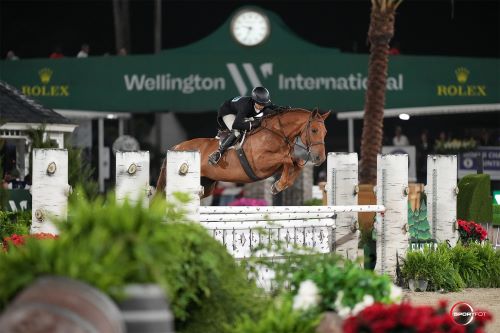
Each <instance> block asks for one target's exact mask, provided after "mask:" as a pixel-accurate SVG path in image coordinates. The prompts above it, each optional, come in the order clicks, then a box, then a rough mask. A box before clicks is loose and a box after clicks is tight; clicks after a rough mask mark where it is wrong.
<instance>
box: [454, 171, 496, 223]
mask: <svg viewBox="0 0 500 333" xmlns="http://www.w3.org/2000/svg"><path fill="white" fill-rule="evenodd" d="M490 183H491V181H490V175H488V174H473V175H466V176H464V177H463V178H462V179H460V182H459V183H458V188H459V192H458V197H457V218H458V219H461V220H465V221H474V222H476V223H491V221H492V220H493V213H492V205H491V192H490Z"/></svg>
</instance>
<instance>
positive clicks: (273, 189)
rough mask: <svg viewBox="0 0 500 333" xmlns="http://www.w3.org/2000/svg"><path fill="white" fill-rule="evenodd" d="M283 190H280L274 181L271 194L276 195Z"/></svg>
mask: <svg viewBox="0 0 500 333" xmlns="http://www.w3.org/2000/svg"><path fill="white" fill-rule="evenodd" d="M280 192H281V190H278V188H277V187H276V183H274V184H273V185H271V194H272V195H276V194H278V193H280Z"/></svg>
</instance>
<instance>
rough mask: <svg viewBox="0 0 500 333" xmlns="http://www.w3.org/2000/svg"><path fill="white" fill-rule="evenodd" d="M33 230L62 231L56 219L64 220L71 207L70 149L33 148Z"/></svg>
mask: <svg viewBox="0 0 500 333" xmlns="http://www.w3.org/2000/svg"><path fill="white" fill-rule="evenodd" d="M32 179H33V183H32V186H31V195H32V204H31V206H32V220H31V233H32V234H34V233H41V232H45V233H51V234H55V235H57V234H58V233H59V232H58V230H57V228H56V226H55V225H54V223H53V221H54V219H61V220H65V219H66V218H67V207H68V194H69V185H68V151H67V150H66V149H33V178H32Z"/></svg>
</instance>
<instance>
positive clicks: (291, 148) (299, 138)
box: [262, 113, 325, 167]
mask: <svg viewBox="0 0 500 333" xmlns="http://www.w3.org/2000/svg"><path fill="white" fill-rule="evenodd" d="M277 117H278V124H279V126H280V131H281V132H282V133H279V132H276V131H275V130H273V129H270V128H268V127H265V126H262V128H263V129H266V130H268V131H270V132H271V133H273V134H276V135H278V136H279V137H281V138H282V139H283V141H285V143H286V144H287V145H288V147H289V155H291V152H292V151H295V148H296V147H297V148H300V149H303V150H305V151H306V156H307V158H306V159H305V162H304V164H298V163H297V164H298V165H299V166H301V167H302V166H304V165H306V164H307V162H309V159H310V158H311V148H312V147H313V146H317V145H323V146H324V145H325V141H324V140H322V141H315V142H311V131H310V128H311V124H312V123H313V122H319V123H323V124H324V123H325V121H324V120H323V119H322V118H320V119H317V118H313V113H311V115H310V116H309V119H308V120H307V124H306V125H305V126H304V127H303V128H302V129H301V131H300V133H299V134H298V135H297V136H296V137H295V140H293V141H291V140H290V139H289V138H288V137H287V136H286V134H285V129H284V127H283V124H282V123H281V118H280V117H281V114H277ZM304 131H306V142H305V145H304V143H303V142H302V136H303V134H304Z"/></svg>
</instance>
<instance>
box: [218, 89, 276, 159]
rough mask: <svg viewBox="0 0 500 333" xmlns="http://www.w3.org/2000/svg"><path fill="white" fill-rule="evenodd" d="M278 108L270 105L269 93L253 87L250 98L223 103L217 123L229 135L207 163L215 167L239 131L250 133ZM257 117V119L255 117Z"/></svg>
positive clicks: (244, 97)
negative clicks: (228, 132) (262, 118)
mask: <svg viewBox="0 0 500 333" xmlns="http://www.w3.org/2000/svg"><path fill="white" fill-rule="evenodd" d="M276 108H279V107H278V106H276V105H274V104H271V97H270V95H269V91H268V90H267V89H266V88H264V87H255V88H254V89H253V90H252V96H243V97H235V98H233V99H231V100H228V101H226V102H224V103H223V104H222V105H221V107H220V108H219V112H218V113H217V122H218V123H219V125H220V126H222V127H224V126H225V127H227V128H228V129H229V130H230V131H231V134H230V135H228V136H227V137H226V138H225V139H224V140H223V141H222V143H221V144H220V146H219V150H217V151H214V152H213V153H212V154H210V156H209V157H208V162H209V163H210V164H212V165H215V164H217V163H218V162H219V160H220V158H221V157H222V155H223V154H224V152H225V151H226V149H228V148H229V147H231V145H232V144H233V143H234V142H235V141H236V139H237V138H239V137H240V135H241V133H240V131H251V130H252V129H254V128H257V127H259V126H260V121H261V116H264V115H267V114H269V113H272V112H273V110H275V109H276ZM257 116H259V117H257Z"/></svg>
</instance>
